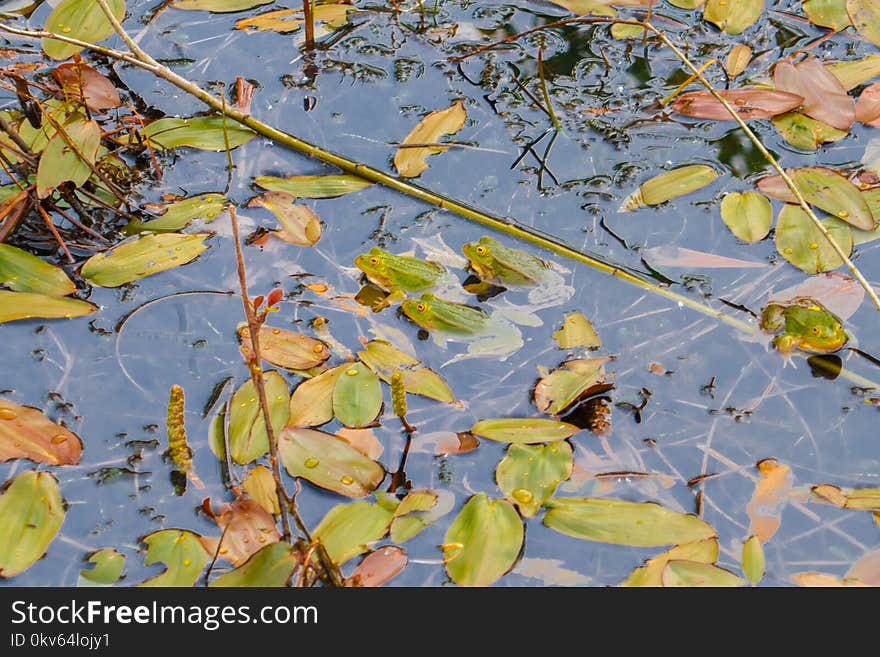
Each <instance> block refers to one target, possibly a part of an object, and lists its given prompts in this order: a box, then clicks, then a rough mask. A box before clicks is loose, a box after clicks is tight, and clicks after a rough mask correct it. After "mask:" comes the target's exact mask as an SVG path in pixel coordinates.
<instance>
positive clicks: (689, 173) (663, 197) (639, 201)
mask: <svg viewBox="0 0 880 657" xmlns="http://www.w3.org/2000/svg"><path fill="white" fill-rule="evenodd" d="M717 177H718V172H717V171H715V169H713V168H712V167H710V166H706V165H705V164H688V165H686V166H683V167H678V168H676V169H672V170H671V171H667V172H666V173H661V174H660V175H659V176H655V177H653V178H651V179H650V180H647V181H645V182H643V183H642V184H641V186H640V187H639V188H638V189H637V190H636V191H635V192H633V193H632V194H630V195H629V196H628V197H627V198H626V200H624V202H623V204H622V205H621V206H620V210H619V211H620V212H626V211H627V210H634V209H635V208H640V207H642V206H644V205H658V204H660V203H665V202H666V201H669V200H670V199H673V198H677V197H679V196H684V195H685V194H689V193H691V192H693V191H696V190H698V189H701V188H702V187H705V186H706V185H708V184H709V183H711V182H712V181H713V180H715V178H717Z"/></svg>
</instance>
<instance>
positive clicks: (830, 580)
mask: <svg viewBox="0 0 880 657" xmlns="http://www.w3.org/2000/svg"><path fill="white" fill-rule="evenodd" d="M791 581H792V582H794V583H795V584H797V585H798V586H817V587H825V588H828V587H835V588H836V587H840V586H865V585H864V584H863V583H862V582H859V581H857V580H851V579H840V578H838V577H835V576H834V575H826V574H825V573H795V574H794V575H792V576H791Z"/></svg>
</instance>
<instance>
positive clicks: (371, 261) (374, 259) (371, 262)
mask: <svg viewBox="0 0 880 657" xmlns="http://www.w3.org/2000/svg"><path fill="white" fill-rule="evenodd" d="M370 264H371V265H378V264H379V258H377V257H376V256H373V257H372V258H370Z"/></svg>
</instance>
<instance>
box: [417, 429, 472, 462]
mask: <svg viewBox="0 0 880 657" xmlns="http://www.w3.org/2000/svg"><path fill="white" fill-rule="evenodd" d="M479 445H480V441H479V440H478V439H477V437H476V436H475V435H474V434H472V433H470V432H468V431H459V432H458V433H455V432H453V431H435V432H434V433H426V434H416V435H415V436H414V437H413V442H412V448H411V450H412V451H413V452H416V453H421V454H436V455H437V456H444V455H447V454H466V453H467V452H471V451H473V450H475V449H476V448H477V447H479Z"/></svg>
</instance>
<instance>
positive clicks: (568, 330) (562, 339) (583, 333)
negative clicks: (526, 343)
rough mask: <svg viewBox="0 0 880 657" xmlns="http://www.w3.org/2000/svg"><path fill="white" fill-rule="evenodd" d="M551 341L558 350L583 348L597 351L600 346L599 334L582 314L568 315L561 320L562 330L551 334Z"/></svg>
mask: <svg viewBox="0 0 880 657" xmlns="http://www.w3.org/2000/svg"><path fill="white" fill-rule="evenodd" d="M553 339H554V340H556V344H557V345H559V348H560V349H573V348H575V347H585V348H587V349H597V348H598V347H601V346H602V341H601V340H600V339H599V334H598V333H596V329H594V328H593V324H592V323H591V322H590V320H589V319H587V318H586V317H584V315H583V313H577V312H575V313H569V314H567V315H566V316H565V319H563V320H562V328H560V329H559V330H557V331H554V332H553Z"/></svg>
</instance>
